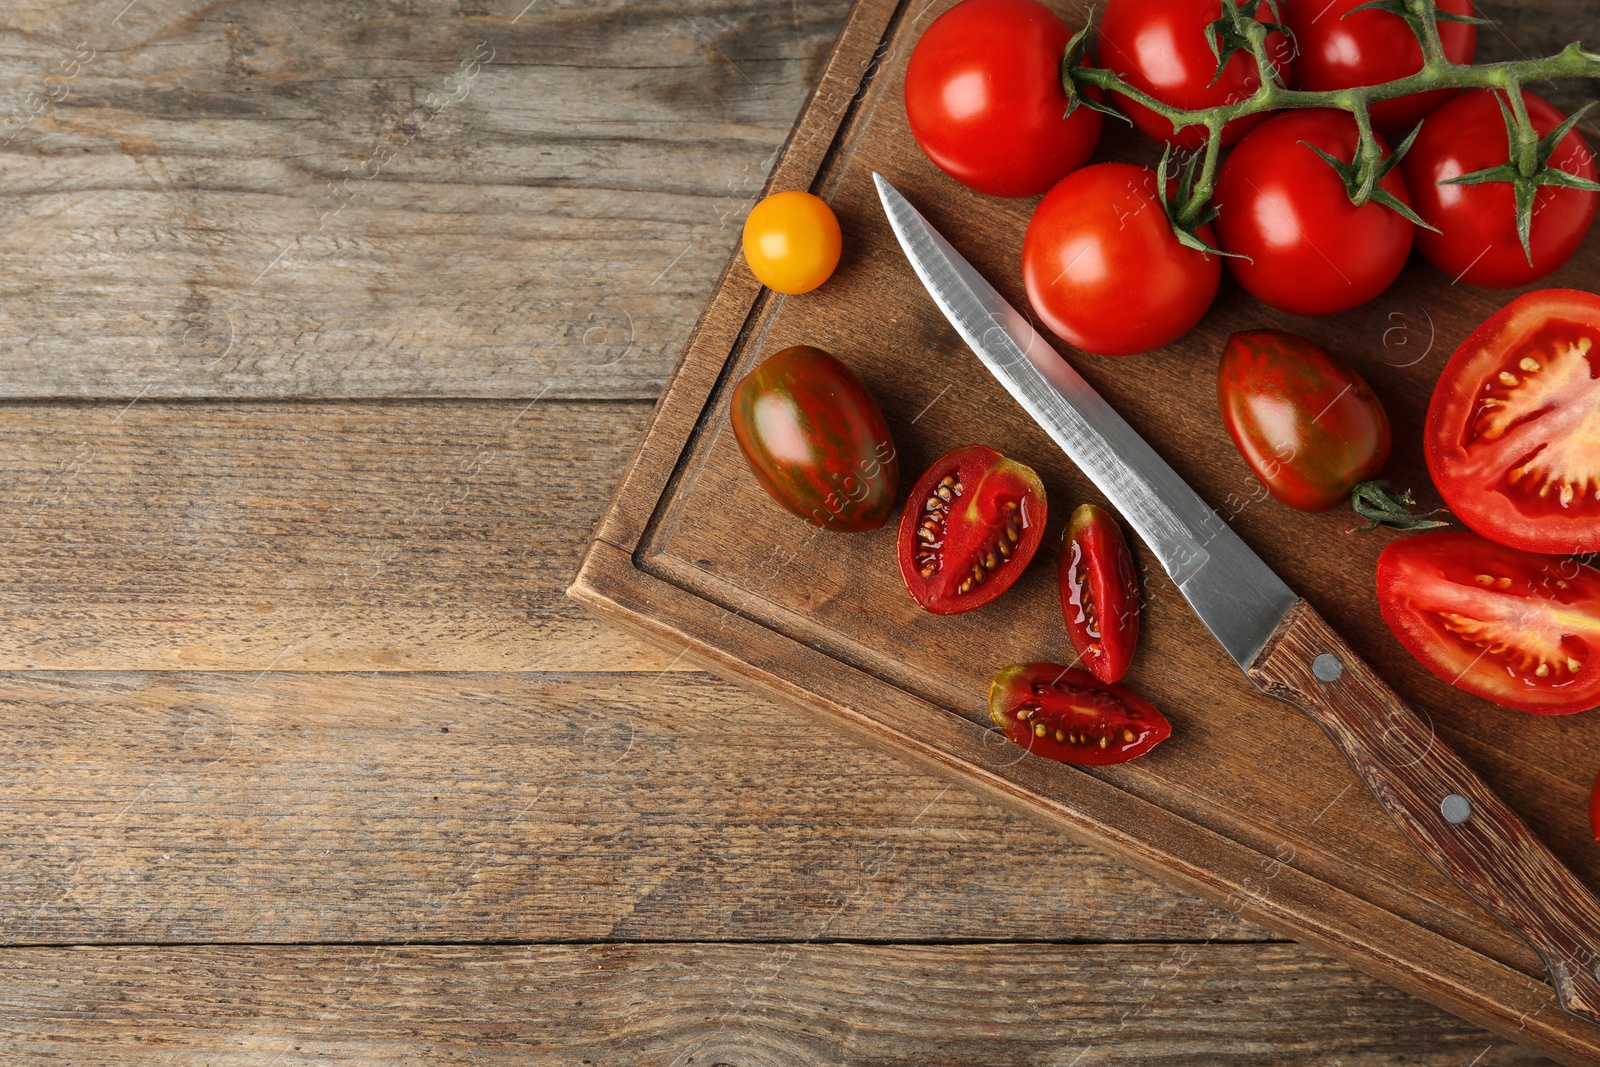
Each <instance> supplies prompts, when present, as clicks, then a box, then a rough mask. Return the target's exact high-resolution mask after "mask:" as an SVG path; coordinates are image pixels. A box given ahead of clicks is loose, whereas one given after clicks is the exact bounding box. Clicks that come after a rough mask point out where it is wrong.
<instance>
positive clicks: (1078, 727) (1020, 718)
mask: <svg viewBox="0 0 1600 1067" xmlns="http://www.w3.org/2000/svg"><path fill="white" fill-rule="evenodd" d="M989 718H990V719H992V720H993V721H994V724H995V726H996V727H997V728H998V729H1000V730H1001V731H1002V732H1004V733H1005V735H1006V736H1007V737H1009V738H1010V739H1011V740H1012V741H1014V742H1015V743H1017V744H1019V745H1021V746H1022V747H1023V748H1025V749H1027V750H1028V751H1029V752H1032V753H1033V754H1034V755H1035V756H1044V757H1045V758H1046V759H1053V760H1060V761H1061V762H1062V763H1076V764H1079V765H1081V766H1087V767H1105V766H1108V765H1110V764H1113V763H1126V762H1128V761H1129V760H1131V759H1134V758H1136V757H1139V756H1142V755H1144V754H1145V753H1146V752H1149V751H1150V750H1151V749H1152V748H1155V747H1156V746H1157V745H1159V744H1160V743H1161V742H1163V741H1165V740H1166V739H1167V738H1169V737H1171V736H1172V724H1171V723H1169V722H1168V721H1167V718H1166V716H1164V715H1162V714H1161V713H1160V712H1159V711H1157V710H1156V709H1155V707H1154V705H1152V704H1151V703H1150V702H1149V701H1148V700H1146V699H1145V698H1144V697H1142V696H1140V695H1139V694H1138V693H1135V692H1134V691H1133V690H1131V689H1128V688H1126V687H1124V686H1120V685H1111V684H1109V683H1106V682H1102V681H1100V680H1099V679H1098V678H1096V677H1094V675H1092V674H1089V673H1088V672H1087V671H1080V670H1075V669H1073V668H1071V667H1063V666H1062V665H1061V664H1059V663H1013V664H1012V665H1011V666H1009V667H1006V668H1004V669H1003V670H1001V671H1000V673H999V674H996V675H995V676H994V681H992V682H990V683H989Z"/></svg>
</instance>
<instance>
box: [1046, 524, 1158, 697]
mask: <svg viewBox="0 0 1600 1067" xmlns="http://www.w3.org/2000/svg"><path fill="white" fill-rule="evenodd" d="M1059 581H1060V583H1061V611H1062V614H1063V615H1065V616H1066V619H1067V633H1068V634H1069V635H1070V636H1071V638H1072V647H1073V648H1076V649H1077V650H1078V655H1079V656H1081V657H1082V658H1083V665H1084V666H1085V667H1088V668H1089V671H1090V672H1091V673H1092V674H1093V675H1094V676H1095V677H1096V678H1098V679H1100V680H1101V681H1102V682H1106V683H1108V684H1109V683H1111V682H1116V681H1121V680H1122V676H1123V675H1124V674H1127V673H1128V666H1129V664H1131V663H1132V662H1133V649H1134V646H1135V645H1137V644H1138V643H1139V576H1138V575H1137V574H1136V573H1135V572H1134V569H1133V556H1132V555H1131V554H1129V552H1128V542H1127V541H1125V540H1123V537H1122V528H1121V527H1119V526H1118V525H1117V520H1116V519H1113V518H1112V517H1111V516H1110V515H1108V514H1107V513H1106V512H1104V511H1101V510H1100V509H1099V508H1097V507H1095V506H1094V505H1093V504H1083V505H1080V506H1079V508H1078V510H1076V511H1074V512H1073V513H1072V519H1071V521H1069V522H1068V523H1067V529H1066V532H1065V534H1064V536H1063V538H1062V544H1061V563H1060V572H1059Z"/></svg>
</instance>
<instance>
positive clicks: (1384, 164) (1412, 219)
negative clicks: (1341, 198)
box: [1300, 123, 1439, 233]
mask: <svg viewBox="0 0 1600 1067" xmlns="http://www.w3.org/2000/svg"><path fill="white" fill-rule="evenodd" d="M1421 129H1422V124H1421V123H1418V124H1417V128H1416V129H1414V130H1412V131H1411V132H1410V133H1409V134H1407V135H1406V139H1405V140H1404V141H1401V142H1400V147H1399V148H1396V149H1395V150H1394V151H1393V152H1390V153H1389V154H1388V155H1387V156H1384V157H1383V158H1382V159H1380V160H1379V161H1378V162H1377V164H1376V165H1374V166H1371V167H1365V166H1363V165H1362V164H1361V163H1357V162H1355V161H1354V160H1352V161H1351V162H1349V163H1346V162H1345V161H1344V160H1342V159H1340V158H1339V157H1338V156H1336V155H1334V154H1332V153H1331V152H1325V151H1323V150H1322V149H1320V148H1318V147H1317V146H1316V145H1314V144H1312V143H1311V142H1310V141H1301V142H1300V143H1301V144H1303V145H1305V146H1306V147H1307V148H1309V149H1311V151H1313V152H1315V153H1316V154H1317V156H1318V158H1320V159H1321V160H1322V161H1323V162H1324V163H1326V164H1327V165H1328V166H1330V167H1332V168H1333V170H1334V173H1336V174H1338V175H1339V180H1340V181H1342V182H1344V191H1345V194H1346V195H1348V196H1349V197H1350V202H1351V203H1352V204H1355V205H1357V206H1358V207H1359V206H1360V205H1362V204H1365V203H1373V204H1382V205H1383V206H1384V207H1386V208H1388V209H1389V210H1390V211H1393V212H1394V213H1395V214H1397V215H1399V216H1400V217H1401V218H1403V219H1405V220H1406V221H1407V222H1409V223H1411V224H1412V225H1414V226H1421V227H1422V228H1423V229H1425V230H1433V232H1434V233H1438V232H1439V231H1438V230H1437V229H1435V228H1434V227H1432V226H1429V225H1428V224H1427V223H1426V222H1424V221H1422V216H1420V215H1418V214H1417V213H1416V212H1415V211H1413V210H1412V209H1411V207H1410V206H1409V205H1408V204H1406V202H1405V201H1403V200H1401V199H1400V198H1399V197H1397V196H1395V195H1394V194H1393V193H1391V192H1390V191H1389V190H1387V189H1385V188H1384V187H1383V186H1382V185H1379V184H1378V183H1379V182H1381V181H1382V180H1383V177H1384V175H1386V174H1388V173H1389V172H1390V171H1391V170H1393V169H1394V167H1395V164H1397V163H1399V162H1400V160H1401V159H1402V158H1403V157H1404V156H1405V154H1406V153H1407V152H1408V151H1410V149H1411V143H1412V142H1413V141H1415V140H1416V139H1417V132H1418V131H1419V130H1421ZM1356 155H1357V158H1360V150H1359V149H1357V151H1356Z"/></svg>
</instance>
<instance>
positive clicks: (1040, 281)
mask: <svg viewBox="0 0 1600 1067" xmlns="http://www.w3.org/2000/svg"><path fill="white" fill-rule="evenodd" d="M1200 235H1201V238H1202V239H1203V240H1204V241H1206V242H1207V243H1211V242H1213V241H1214V240H1215V237H1214V236H1213V234H1212V233H1211V227H1209V226H1203V227H1201V229H1200ZM1219 258H1220V257H1218V256H1210V255H1206V254H1204V253H1202V252H1197V251H1195V250H1194V249H1192V248H1186V247H1184V246H1183V245H1181V244H1179V243H1178V239H1177V237H1175V236H1173V233H1172V225H1171V223H1170V222H1168V220H1167V216H1166V213H1165V212H1164V211H1163V210H1162V208H1161V201H1160V199H1159V198H1158V197H1157V196H1156V173H1155V171H1153V170H1151V169H1150V168H1149V167H1136V166H1133V165H1132V164H1129V163H1098V164H1095V165H1094V166H1092V167H1084V168H1083V169H1082V170H1078V171H1073V172H1072V173H1071V174H1069V175H1067V176H1066V177H1065V178H1063V179H1061V182H1060V183H1059V184H1058V185H1057V186H1056V187H1055V188H1054V189H1052V190H1050V193H1049V195H1048V196H1046V197H1045V198H1044V199H1043V200H1041V201H1040V202H1039V206H1038V208H1036V209H1035V210H1034V213H1033V219H1032V220H1031V221H1030V222H1029V223H1028V233H1027V236H1026V237H1025V238H1024V239H1023V242H1022V280H1023V282H1024V284H1025V285H1026V287H1027V290H1028V299H1029V300H1030V301H1031V302H1032V303H1033V309H1034V311H1036V312H1038V314H1039V317H1040V318H1041V319H1043V320H1044V323H1045V325H1046V326H1049V327H1050V329H1052V330H1054V331H1055V332H1056V333H1057V334H1058V335H1060V336H1061V337H1062V338H1063V339H1064V340H1066V341H1068V342H1070V343H1071V344H1074V345H1077V346H1078V347H1079V348H1081V349H1084V350H1085V351H1087V352H1094V353H1097V354H1099V355H1102V356H1127V355H1132V354H1134V353H1135V352H1148V351H1149V350H1150V349H1152V348H1160V347H1161V346H1162V345H1164V344H1167V343H1169V342H1171V341H1175V340H1177V339H1178V338H1179V337H1182V336H1183V335H1184V334H1186V333H1188V332H1189V330H1190V329H1191V328H1192V327H1193V326H1194V324H1195V323H1197V322H1199V321H1200V318H1201V316H1202V315H1204V314H1205V313H1206V309H1207V308H1209V307H1210V306H1211V301H1212V300H1213V299H1214V298H1215V297H1216V295H1217V283H1218V282H1219V281H1220V280H1221V277H1222V265H1221V264H1220V263H1219V262H1217V261H1218V259H1219Z"/></svg>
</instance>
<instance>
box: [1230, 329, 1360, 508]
mask: <svg viewBox="0 0 1600 1067" xmlns="http://www.w3.org/2000/svg"><path fill="white" fill-rule="evenodd" d="M1217 398H1218V400H1219V402H1220V404H1221V406H1222V422H1223V425H1224V426H1226V427H1227V428H1228V435H1229V436H1230V437H1232V438H1233V443H1234V444H1235V445H1236V446H1238V449H1239V454H1240V455H1242V456H1243V457H1244V459H1245V462H1246V463H1248V464H1249V465H1250V470H1251V471H1252V472H1253V473H1254V474H1255V476H1256V477H1257V478H1258V479H1260V481H1261V484H1262V485H1264V486H1266V487H1267V489H1268V490H1269V491H1270V492H1271V493H1272V495H1273V496H1275V497H1277V498H1278V499H1279V500H1281V501H1283V502H1284V503H1285V504H1288V505H1289V506H1290V507H1293V508H1300V509H1301V510H1302V511H1327V510H1328V509H1330V508H1335V507H1338V506H1339V505H1340V504H1343V503H1346V502H1348V501H1349V499H1350V491H1351V490H1352V489H1354V488H1355V487H1356V485H1357V484H1358V483H1360V482H1364V481H1366V480H1367V479H1368V478H1372V477H1375V476H1376V475H1377V474H1378V472H1379V471H1381V470H1382V469H1383V465H1384V463H1386V462H1387V461H1388V459H1389V445H1390V436H1389V417H1388V415H1387V414H1385V413H1384V410H1383V404H1382V402H1381V401H1379V400H1378V397H1377V394H1375V393H1374V392H1373V391H1372V388H1371V387H1370V386H1369V385H1367V383H1366V381H1365V380H1363V379H1362V377H1361V375H1359V374H1357V373H1356V372H1355V371H1354V370H1351V369H1350V368H1349V367H1347V366H1345V365H1344V364H1343V363H1341V362H1339V361H1338V360H1337V359H1335V358H1334V357H1333V356H1331V355H1329V354H1328V353H1327V352H1325V351H1323V350H1322V349H1321V348H1319V347H1317V346H1316V345H1314V344H1312V343H1311V342H1310V341H1308V340H1306V339H1305V338H1304V337H1299V336H1296V335H1295V334H1292V333H1286V332H1284V331H1282V330H1250V331H1247V332H1243V333H1236V334H1234V335H1233V336H1231V337H1229V338H1228V343H1227V346H1226V347H1225V348H1224V349H1223V351H1222V363H1221V365H1220V366H1219V367H1218V368H1217Z"/></svg>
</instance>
